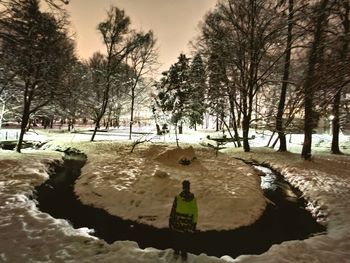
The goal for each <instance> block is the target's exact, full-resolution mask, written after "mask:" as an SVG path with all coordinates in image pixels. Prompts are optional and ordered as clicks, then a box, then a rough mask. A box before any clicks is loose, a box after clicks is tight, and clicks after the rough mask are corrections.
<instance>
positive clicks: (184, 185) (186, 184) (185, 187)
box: [182, 180, 190, 192]
mask: <svg viewBox="0 0 350 263" xmlns="http://www.w3.org/2000/svg"><path fill="white" fill-rule="evenodd" d="M182 189H183V190H184V191H185V192H189V191H190V181H188V180H184V181H183V182H182Z"/></svg>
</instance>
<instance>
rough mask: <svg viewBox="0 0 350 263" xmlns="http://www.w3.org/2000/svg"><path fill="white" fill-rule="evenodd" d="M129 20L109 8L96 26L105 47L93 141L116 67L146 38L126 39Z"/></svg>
mask: <svg viewBox="0 0 350 263" xmlns="http://www.w3.org/2000/svg"><path fill="white" fill-rule="evenodd" d="M129 25H130V19H129V17H127V16H126V15H125V12H124V11H123V10H120V9H118V8H117V7H111V8H110V10H109V11H108V12H107V18H106V20H105V21H103V22H101V23H100V24H99V25H98V30H99V31H100V33H101V35H102V39H103V43H104V45H105V47H106V68H105V72H104V74H103V78H104V84H103V95H102V105H101V108H100V109H99V111H98V112H97V116H96V124H95V129H94V132H93V134H92V137H91V141H93V140H94V138H95V135H96V132H97V129H99V127H100V122H101V119H102V118H103V116H104V114H105V113H106V110H107V108H108V105H109V102H110V90H111V86H112V82H113V75H114V74H116V73H117V69H118V66H119V65H120V64H121V62H122V61H123V60H124V59H125V58H126V56H127V55H128V54H130V53H131V52H132V51H133V50H134V49H135V48H137V47H138V46H139V45H141V44H142V43H143V42H144V41H145V40H146V39H147V38H148V36H144V35H142V34H137V36H136V37H135V38H132V40H131V41H130V40H129V38H127V36H128V34H129Z"/></svg>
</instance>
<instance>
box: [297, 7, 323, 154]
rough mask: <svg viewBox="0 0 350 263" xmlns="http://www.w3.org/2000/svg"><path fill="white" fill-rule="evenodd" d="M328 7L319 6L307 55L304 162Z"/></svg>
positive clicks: (310, 131)
mask: <svg viewBox="0 0 350 263" xmlns="http://www.w3.org/2000/svg"><path fill="white" fill-rule="evenodd" d="M327 5H328V0H323V1H322V2H321V5H320V10H319V12H320V14H319V16H318V18H317V22H316V25H315V29H314V37H313V42H312V47H311V50H310V55H309V62H308V69H307V75H306V80H305V83H304V97H305V102H304V111H305V118H304V143H303V149H302V152H301V156H302V157H303V158H304V159H305V160H311V145H312V129H313V127H314V123H313V120H314V118H313V115H314V114H313V97H314V87H313V82H314V77H315V67H316V63H317V60H318V57H319V48H320V44H321V40H322V31H323V27H324V24H325V21H326V17H327V16H326V7H327Z"/></svg>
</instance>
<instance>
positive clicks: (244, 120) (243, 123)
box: [242, 115, 250, 152]
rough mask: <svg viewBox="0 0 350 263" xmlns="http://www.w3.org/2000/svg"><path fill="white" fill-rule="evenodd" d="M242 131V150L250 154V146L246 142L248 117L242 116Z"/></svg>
mask: <svg viewBox="0 0 350 263" xmlns="http://www.w3.org/2000/svg"><path fill="white" fill-rule="evenodd" d="M242 126H243V127H242V129H243V149H244V151H245V152H250V146H249V141H248V136H249V118H248V116H245V115H244V116H243V122H242Z"/></svg>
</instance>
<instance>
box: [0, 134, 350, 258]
mask: <svg viewBox="0 0 350 263" xmlns="http://www.w3.org/2000/svg"><path fill="white" fill-rule="evenodd" d="M45 136H47V137H49V138H51V139H52V140H53V141H52V142H51V144H59V145H70V146H73V147H76V148H79V149H81V150H82V151H84V152H85V153H87V155H88V162H87V164H86V165H85V166H84V167H83V171H82V176H81V178H80V179H79V180H78V183H77V185H76V192H77V193H79V195H80V198H81V200H82V201H83V202H86V203H90V204H93V205H95V206H99V207H103V208H105V209H106V210H107V211H109V212H110V213H112V214H117V215H119V216H123V217H125V218H132V219H140V220H141V221H143V222H145V223H149V224H152V225H154V226H157V227H165V226H166V223H167V216H168V213H169V211H170V205H171V202H172V200H173V197H174V195H175V194H176V193H177V192H178V191H179V190H180V186H181V181H182V180H183V179H184V178H189V179H190V180H191V182H192V190H193V192H194V193H195V194H196V196H197V198H198V206H199V212H200V214H199V220H200V221H199V224H198V227H199V229H201V230H207V229H228V228H235V227H238V226H241V225H247V224H250V223H252V222H253V221H255V220H256V218H257V217H258V216H259V215H260V214H261V212H262V210H263V208H264V206H265V199H264V197H263V196H262V194H261V191H260V189H259V182H258V180H257V179H258V177H257V176H256V174H255V173H254V172H253V170H252V169H251V168H250V167H248V166H247V165H245V164H244V163H243V162H240V161H237V160H235V159H233V158H232V157H240V158H244V159H247V160H249V159H254V160H258V161H260V162H265V163H268V164H270V165H271V166H272V167H273V168H275V169H276V170H278V171H280V172H281V173H282V174H283V175H284V176H285V178H286V179H287V180H288V181H289V182H291V183H292V184H293V185H295V186H296V187H298V188H299V189H300V190H301V191H302V192H303V195H304V197H305V198H306V199H308V200H309V209H310V211H312V212H313V213H314V214H315V215H316V216H317V217H318V218H319V220H320V221H323V222H326V223H327V224H328V231H327V234H325V235H317V236H314V237H311V238H309V239H306V240H303V241H298V240H295V241H287V242H283V243H282V244H276V245H274V246H272V247H271V248H270V250H269V251H267V252H266V253H264V254H262V255H255V256H254V255H242V256H240V257H238V258H236V259H232V258H230V257H229V256H224V255H223V257H222V258H221V259H219V258H215V257H209V256H207V255H205V254H201V255H190V257H189V259H188V262H203V263H207V262H350V221H349V219H348V218H349V216H350V172H349V170H350V157H349V156H348V155H344V156H334V155H329V154H321V153H318V152H324V151H325V150H329V140H330V136H316V135H315V136H314V143H315V144H317V148H315V149H317V150H316V151H315V156H314V159H313V161H311V162H306V161H303V160H302V159H301V158H300V156H299V154H293V153H277V152H274V151H272V150H271V149H267V148H263V149H258V148H253V150H252V152H251V153H243V152H242V151H241V150H237V149H231V148H228V149H226V150H224V153H220V154H219V156H218V157H215V155H214V152H213V151H208V150H207V149H201V148H199V146H198V145H197V146H194V149H195V154H196V156H197V159H196V160H195V161H194V162H193V164H192V165H190V166H181V165H179V164H178V163H177V160H178V158H180V157H181V156H182V155H191V152H190V151H187V152H186V151H185V152H181V153H179V152H172V154H169V152H168V154H167V153H164V151H166V150H171V149H173V147H170V146H164V145H160V144H159V141H163V142H164V141H168V140H171V141H174V138H173V137H171V135H170V136H169V135H165V136H161V137H159V138H155V139H154V140H157V141H158V143H154V144H151V145H150V147H148V146H146V145H140V146H137V148H136V149H135V152H134V153H133V154H131V155H129V154H128V153H127V152H128V150H130V143H123V144H120V143H112V142H107V141H103V142H95V143H89V142H87V141H88V140H89V138H90V136H89V135H86V134H63V133H59V134H45ZM116 136H117V135H116ZM119 136H120V135H119ZM256 136H257V137H256V138H257V139H256V140H254V141H255V142H254V144H255V145H258V146H261V145H266V140H268V138H269V137H268V136H267V135H262V134H257V135H256ZM201 137H202V140H203V139H204V138H205V133H202V136H201ZM106 138H108V139H111V136H110V135H104V137H103V139H106ZM120 138H124V140H125V138H126V136H120ZM97 139H102V135H99V136H97ZM113 139H115V138H113ZM180 139H181V142H183V141H186V142H192V143H198V142H200V138H199V137H194V136H193V134H186V135H184V136H182V137H181V138H180ZM301 142H302V136H297V135H295V136H293V137H292V143H291V144H290V145H289V147H290V148H291V149H292V150H293V151H298V150H300V148H301ZM341 145H342V147H343V148H342V150H343V151H344V152H346V153H348V154H349V149H350V140H349V138H348V137H344V138H342V142H341ZM182 146H185V145H184V144H182ZM186 146H188V145H186ZM162 152H163V153H164V154H161V153H162ZM60 161H61V155H60V154H59V153H57V152H51V151H29V150H28V151H24V154H17V153H14V152H12V151H5V150H2V151H1V150H0V169H1V172H0V262H121V263H123V262H174V261H173V254H172V249H167V250H164V251H161V250H157V249H154V248H147V249H140V248H138V245H137V244H136V243H135V242H131V241H117V242H115V243H113V244H107V243H106V242H104V241H101V240H98V239H96V238H94V237H92V236H90V235H89V231H90V230H89V229H86V228H82V229H73V228H72V227H71V226H70V225H69V223H68V222H66V221H65V220H59V219H54V218H52V217H51V216H50V215H48V214H46V213H42V212H40V211H38V209H37V208H36V206H35V203H34V201H33V200H32V199H31V194H32V191H33V188H34V186H36V185H39V184H41V183H42V182H43V181H44V180H46V179H47V178H48V169H49V167H50V164H53V163H57V162H60ZM151 187H152V188H151ZM243 197H244V198H243ZM115 200H118V203H116V201H115ZM146 203H147V206H148V208H147V215H148V216H149V215H150V214H149V213H150V212H151V215H152V217H142V215H146V212H145V210H144V209H145V204H146ZM130 204H131V205H130ZM225 207H230V208H231V209H225ZM247 207H249V209H247ZM232 210H234V211H235V213H234V216H233V215H231V214H229V213H230V212H229V211H232ZM225 211H227V212H226V213H225ZM217 213H219V214H217ZM220 213H221V214H220ZM140 215H141V217H139V216H140ZM213 215H217V216H213ZM149 218H152V220H151V221H149ZM218 218H220V219H222V220H217V219H218ZM227 218H233V220H226V219H227ZM178 262H180V260H179V261H178Z"/></svg>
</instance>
